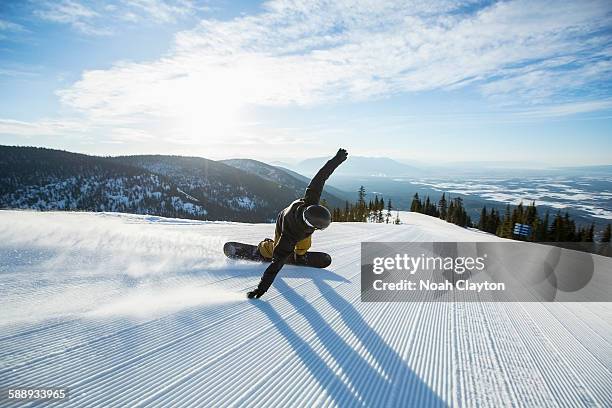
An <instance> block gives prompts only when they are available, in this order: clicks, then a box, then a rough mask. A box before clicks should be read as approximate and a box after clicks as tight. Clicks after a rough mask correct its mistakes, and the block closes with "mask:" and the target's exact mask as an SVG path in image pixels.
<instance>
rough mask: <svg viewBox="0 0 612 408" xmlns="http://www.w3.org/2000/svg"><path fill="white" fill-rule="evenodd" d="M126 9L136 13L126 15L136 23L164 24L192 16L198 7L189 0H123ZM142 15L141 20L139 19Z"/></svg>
mask: <svg viewBox="0 0 612 408" xmlns="http://www.w3.org/2000/svg"><path fill="white" fill-rule="evenodd" d="M122 3H124V5H125V7H126V8H128V9H132V10H134V11H135V13H134V12H129V11H128V12H126V14H125V15H124V16H125V17H126V18H127V19H128V20H131V21H134V20H136V21H137V20H139V19H140V18H143V19H149V20H150V19H153V20H155V21H158V22H162V23H169V22H174V21H176V19H177V18H180V17H184V16H187V15H190V14H192V13H193V12H194V11H195V10H196V5H195V4H194V2H192V1H188V0H176V1H161V0H123V1H122ZM139 15H140V18H139V17H138V16H139Z"/></svg>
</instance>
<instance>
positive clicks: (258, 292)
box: [247, 289, 266, 299]
mask: <svg viewBox="0 0 612 408" xmlns="http://www.w3.org/2000/svg"><path fill="white" fill-rule="evenodd" d="M264 293H266V292H264V291H263V290H259V289H255V290H254V291H251V292H247V297H248V298H249V299H259V298H260V297H262V296H263V294H264Z"/></svg>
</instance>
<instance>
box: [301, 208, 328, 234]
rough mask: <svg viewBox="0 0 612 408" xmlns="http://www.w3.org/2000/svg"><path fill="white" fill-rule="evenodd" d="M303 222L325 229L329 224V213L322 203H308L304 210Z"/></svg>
mask: <svg viewBox="0 0 612 408" xmlns="http://www.w3.org/2000/svg"><path fill="white" fill-rule="evenodd" d="M304 222H305V223H306V225H308V226H309V227H312V228H316V229H320V230H322V229H325V228H327V227H329V224H331V214H330V213H329V210H328V209H327V208H325V207H323V206H322V205H309V206H308V207H306V209H305V210H304Z"/></svg>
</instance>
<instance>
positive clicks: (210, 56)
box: [58, 0, 612, 143]
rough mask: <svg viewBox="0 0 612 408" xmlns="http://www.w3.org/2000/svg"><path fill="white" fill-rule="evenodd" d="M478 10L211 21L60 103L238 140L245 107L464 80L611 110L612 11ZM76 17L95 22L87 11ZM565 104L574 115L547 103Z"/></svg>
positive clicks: (368, 95) (184, 137)
mask: <svg viewBox="0 0 612 408" xmlns="http://www.w3.org/2000/svg"><path fill="white" fill-rule="evenodd" d="M130 4H131V7H132V11H131V13H132V15H131V17H130V18H132V19H136V18H139V16H140V14H134V10H135V9H140V10H141V12H143V11H144V12H145V13H148V15H150V16H152V18H156V19H158V20H161V21H169V20H171V19H172V18H173V16H177V15H178V14H177V13H179V14H180V12H181V10H190V9H189V6H188V5H187V6H185V7H181V6H180V5H176V3H174V5H168V3H165V2H164V3H163V4H162V2H159V1H145V0H138V1H137V2H130ZM189 4H191V3H189ZM470 7H474V8H477V7H478V5H477V4H476V5H473V4H469V3H465V2H455V1H444V0H442V1H437V2H433V1H401V2H392V1H377V0H370V1H357V2H355V1H319V2H316V1H310V0H304V1H289V0H286V1H285V0H275V1H270V2H267V3H266V4H265V6H264V9H263V11H262V12H259V13H258V14H254V15H242V16H239V17H236V18H233V19H231V20H228V21H219V20H203V21H202V22H201V23H200V24H199V25H198V27H196V28H195V29H193V30H189V31H184V32H181V33H179V34H177V36H176V41H175V45H174V47H173V49H172V50H171V51H170V52H169V53H167V54H166V55H164V56H163V57H162V58H159V59H157V60H154V61H146V62H122V63H117V64H116V65H114V66H113V67H112V68H110V69H106V70H94V71H86V72H85V73H84V74H83V76H82V78H81V80H79V81H78V82H76V83H74V84H73V85H72V86H70V87H68V88H66V89H63V90H61V91H59V92H58V95H59V96H60V98H61V101H62V102H63V103H64V104H65V105H66V106H69V107H71V108H74V109H76V110H77V111H79V112H81V113H83V114H85V115H86V116H87V117H88V118H89V120H92V121H95V122H96V123H107V124H109V123H110V124H113V125H115V126H118V127H122V126H123V127H128V128H138V127H139V126H142V127H143V128H146V131H147V132H151V129H152V128H153V132H154V133H156V134H164V135H166V137H170V136H168V135H171V137H173V138H175V139H177V140H181V141H184V142H186V143H188V142H190V141H201V140H203V139H207V140H208V139H209V138H211V137H213V136H215V137H221V138H223V137H225V138H231V137H235V135H236V134H237V132H239V130H237V129H236V127H237V126H240V120H241V119H242V120H244V118H243V117H242V116H241V115H242V114H243V113H244V108H245V107H247V108H248V107H250V106H276V107H278V106H292V105H298V106H309V105H317V104H325V103H330V102H331V103H333V102H335V101H339V100H344V101H345V100H348V101H354V100H367V99H374V98H384V97H388V96H390V95H394V94H399V93H410V92H419V91H428V90H436V89H457V88H461V87H466V86H472V87H476V89H479V90H480V91H481V92H482V94H483V96H484V97H486V98H490V99H491V100H492V101H495V102H496V103H498V104H499V105H500V106H504V105H511V107H512V106H514V107H516V106H520V107H524V106H526V105H529V104H532V105H534V109H538V107H539V106H546V109H548V111H549V112H550V113H551V114H552V115H553V116H557V115H560V114H564V112H566V113H567V114H571V113H575V112H584V111H587V110H589V109H593V110H597V109H602V108H603V109H608V108H609V104H608V103H607V102H601V101H600V100H601V95H600V93H601V91H598V90H597V84H598V83H600V82H602V81H607V78H609V77H610V71H611V70H612V67H611V65H610V62H609V61H610V55H609V54H610V51H609V46H608V44H609V43H610V40H611V36H610V33H609V27H610V26H611V23H612V18H611V12H612V5H611V3H609V2H608V1H597V0H588V1H575V2H568V1H538V2H532V1H526V0H515V1H505V2H500V3H496V4H493V5H490V6H487V7H485V8H482V9H480V10H478V11H474V10H472V11H470ZM118 9H119V8H118ZM76 10H80V9H78V8H76ZM123 10H124V11H125V9H123ZM73 11H74V10H73ZM115 12H116V10H115ZM75 14H77V15H78V16H79V18H84V19H86V18H89V17H88V15H87V11H81V12H79V11H75ZM126 15H128V14H126ZM576 91H580V92H581V94H580V95H578V94H577V92H576ZM598 92H599V94H598ZM598 98H600V99H598ZM604 99H606V100H607V99H608V97H607V96H606V95H604ZM556 101H560V102H562V103H563V105H564V106H566V108H559V109H556V110H555V108H554V107H553V108H551V107H550V106H551V104H552V103H554V102H555V103H556ZM568 104H574V107H573V109H567V106H569V105H568ZM580 104H582V105H580ZM546 109H540V114H542V113H543V112H545V111H546Z"/></svg>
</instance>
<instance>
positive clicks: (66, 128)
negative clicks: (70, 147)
mask: <svg viewBox="0 0 612 408" xmlns="http://www.w3.org/2000/svg"><path fill="white" fill-rule="evenodd" d="M90 129H91V125H90V124H88V123H86V121H82V120H78V119H72V120H66V119H64V120H62V119H41V120H39V121H33V122H28V121H20V120H13V119H1V118H0V135H16V136H23V137H37V136H66V135H68V134H70V133H83V132H87V131H88V130H90Z"/></svg>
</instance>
